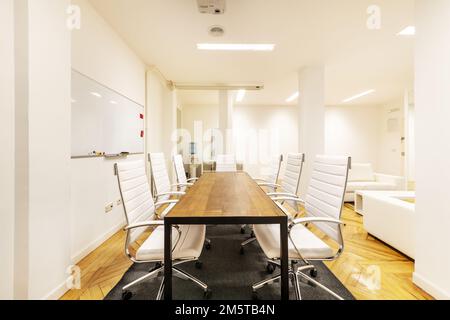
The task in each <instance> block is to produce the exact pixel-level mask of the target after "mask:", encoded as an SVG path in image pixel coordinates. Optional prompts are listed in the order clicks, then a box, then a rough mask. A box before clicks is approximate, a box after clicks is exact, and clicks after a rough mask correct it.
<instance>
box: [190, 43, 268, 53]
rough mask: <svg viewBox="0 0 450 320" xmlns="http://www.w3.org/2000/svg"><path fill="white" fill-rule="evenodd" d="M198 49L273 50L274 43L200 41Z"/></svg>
mask: <svg viewBox="0 0 450 320" xmlns="http://www.w3.org/2000/svg"><path fill="white" fill-rule="evenodd" d="M197 49H198V50H217V51H273V50H274V49H275V45H274V44H245V43H242V44H238V43H199V44H197Z"/></svg>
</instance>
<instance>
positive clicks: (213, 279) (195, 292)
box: [105, 226, 354, 300]
mask: <svg viewBox="0 0 450 320" xmlns="http://www.w3.org/2000/svg"><path fill="white" fill-rule="evenodd" d="M207 230H208V231H207V236H208V238H209V239H211V241H212V249H211V250H209V251H208V250H204V251H203V253H202V256H201V257H200V260H201V261H202V262H203V268H202V269H201V270H199V269H196V268H195V264H194V263H193V262H190V263H186V264H183V265H181V266H179V267H180V269H182V270H184V271H186V272H188V273H190V274H191V275H193V276H195V277H197V278H198V279H200V280H201V281H203V282H205V283H207V284H208V286H209V287H210V289H211V290H212V297H211V300H251V299H252V289H251V286H252V285H253V284H254V283H256V282H258V281H261V280H264V279H266V278H268V277H270V275H269V274H268V273H267V271H266V265H267V260H266V258H265V255H264V253H263V251H262V250H261V248H260V247H259V245H258V243H257V242H253V243H252V244H250V245H248V246H247V247H246V250H245V254H244V255H241V254H240V252H239V249H240V244H241V242H242V241H244V240H246V239H248V237H249V235H248V234H247V235H242V234H240V231H239V227H237V226H208V229H207ZM315 266H316V267H317V270H318V276H317V278H316V279H317V280H318V281H319V282H321V283H322V284H324V285H326V286H327V287H328V288H330V289H331V290H333V291H334V292H336V293H337V294H339V295H340V296H342V297H343V298H344V299H346V300H354V297H353V296H352V294H351V293H350V292H349V291H348V290H347V289H346V288H345V287H344V286H343V284H342V283H341V282H340V281H339V280H338V279H337V278H336V277H335V276H334V275H333V274H332V273H331V272H330V270H329V269H328V268H327V267H326V266H325V265H324V264H323V263H320V262H319V263H315ZM152 267H153V265H152V264H134V265H133V266H132V267H131V268H130V269H129V270H128V271H127V272H126V273H125V275H124V276H123V278H122V279H121V280H120V282H119V283H118V284H117V286H116V287H114V288H113V290H111V292H110V293H109V294H108V295H107V296H106V298H105V300H120V299H121V297H122V289H121V288H122V287H123V286H124V285H126V284H128V283H130V282H132V281H133V280H135V279H137V278H139V277H141V276H143V275H145V274H146V273H148V271H149V270H150V269H151V268H152ZM275 273H279V269H277V270H276V271H275ZM161 279H162V278H161V277H158V278H155V279H151V280H148V281H146V282H143V283H141V284H138V285H137V286H135V287H134V288H132V289H131V291H132V293H133V297H132V300H154V299H155V297H156V294H157V292H158V288H159V285H160V283H161ZM300 286H301V292H302V298H303V299H304V300H333V299H334V298H333V297H332V296H330V295H329V294H327V293H326V292H324V291H323V290H321V289H320V288H316V287H313V286H311V285H310V284H308V283H306V282H304V283H301V285H300ZM290 295H291V299H295V295H294V291H293V288H292V286H291V290H290ZM173 298H174V299H175V300H203V299H204V297H203V292H202V290H201V289H200V288H198V287H197V286H195V285H194V284H193V283H192V282H190V281H186V280H182V279H179V278H177V277H173ZM258 298H259V299H260V300H279V299H280V284H279V283H278V282H277V283H274V284H272V285H268V286H265V287H264V288H262V289H260V290H258Z"/></svg>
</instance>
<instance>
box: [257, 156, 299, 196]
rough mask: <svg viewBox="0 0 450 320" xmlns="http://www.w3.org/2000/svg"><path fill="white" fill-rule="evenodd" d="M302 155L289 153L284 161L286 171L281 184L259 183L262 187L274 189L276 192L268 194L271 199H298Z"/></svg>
mask: <svg viewBox="0 0 450 320" xmlns="http://www.w3.org/2000/svg"><path fill="white" fill-rule="evenodd" d="M304 162H305V154H304V153H290V154H289V155H288V157H287V161H286V169H285V172H284V175H283V179H282V181H281V184H277V183H260V185H261V186H263V187H269V188H275V190H276V192H272V193H268V195H269V196H271V197H277V196H287V197H295V198H298V189H299V187H300V178H301V176H302V170H303V163H304Z"/></svg>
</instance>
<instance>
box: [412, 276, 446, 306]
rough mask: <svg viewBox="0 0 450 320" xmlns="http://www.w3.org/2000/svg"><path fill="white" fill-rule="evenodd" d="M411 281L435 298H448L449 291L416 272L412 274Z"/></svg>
mask: <svg viewBox="0 0 450 320" xmlns="http://www.w3.org/2000/svg"><path fill="white" fill-rule="evenodd" d="M413 283H414V284H416V285H417V286H419V287H420V288H422V289H423V290H425V291H426V292H427V293H428V294H430V295H431V296H432V297H433V298H435V299H437V300H450V293H448V292H446V291H445V290H443V289H441V288H439V287H438V286H436V285H435V284H434V283H431V282H430V281H428V280H427V279H425V278H424V277H423V276H421V275H420V274H418V273H417V272H414V274H413Z"/></svg>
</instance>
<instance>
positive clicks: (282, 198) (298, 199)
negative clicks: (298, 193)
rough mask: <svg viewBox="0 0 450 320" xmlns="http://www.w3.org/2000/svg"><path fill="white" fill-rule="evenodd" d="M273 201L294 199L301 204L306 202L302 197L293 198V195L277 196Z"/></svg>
mask: <svg viewBox="0 0 450 320" xmlns="http://www.w3.org/2000/svg"><path fill="white" fill-rule="evenodd" d="M272 200H273V201H294V202H298V203H301V204H303V205H304V204H305V201H304V200H302V199H300V198H293V197H275V198H272Z"/></svg>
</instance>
